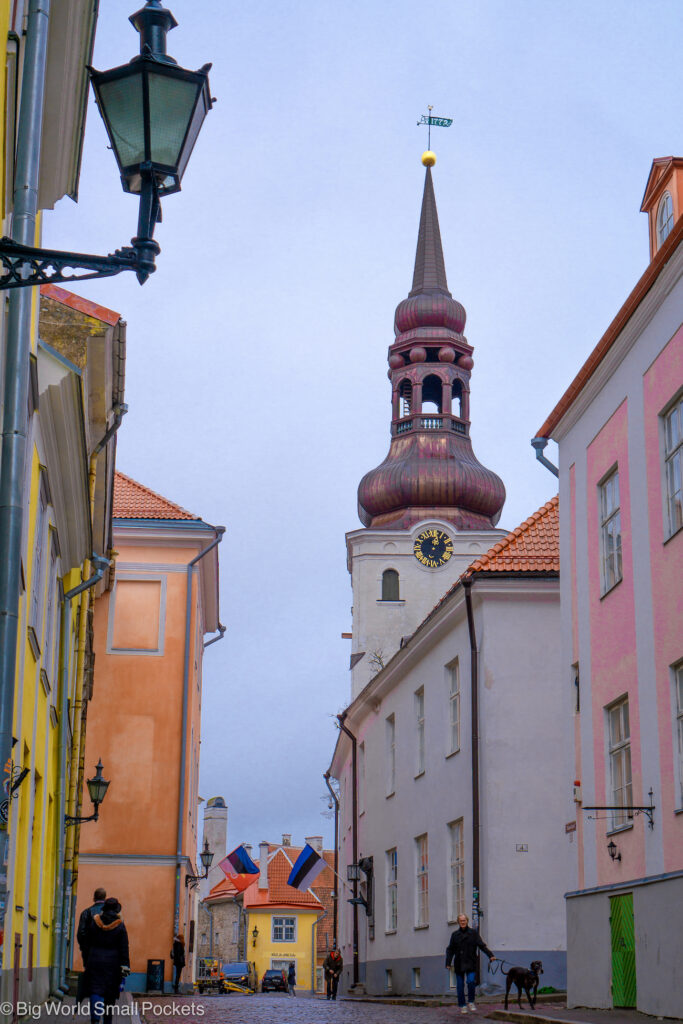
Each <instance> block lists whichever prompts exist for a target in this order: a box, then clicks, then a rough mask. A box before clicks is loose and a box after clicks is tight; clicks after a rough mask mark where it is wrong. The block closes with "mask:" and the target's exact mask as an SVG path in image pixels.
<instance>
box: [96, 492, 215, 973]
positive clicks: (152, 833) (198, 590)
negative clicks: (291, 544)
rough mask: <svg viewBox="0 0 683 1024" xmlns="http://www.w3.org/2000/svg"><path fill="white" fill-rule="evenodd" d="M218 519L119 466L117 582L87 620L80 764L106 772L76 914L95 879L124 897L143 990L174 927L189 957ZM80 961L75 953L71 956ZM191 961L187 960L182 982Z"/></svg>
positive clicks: (168, 944)
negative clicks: (206, 517)
mask: <svg viewBox="0 0 683 1024" xmlns="http://www.w3.org/2000/svg"><path fill="white" fill-rule="evenodd" d="M222 534H223V528H222V527H214V526H211V525H209V524H208V523H205V522H204V521H203V520H201V519H200V518H198V517H197V516H194V515H193V514H192V513H190V512H187V511H186V510H185V509H182V508H181V507H180V506H179V505H176V504H175V503H174V502H172V501H169V500H167V499H166V498H163V497H161V496H160V495H157V494H155V493H154V492H153V491H150V490H149V489H148V488H146V487H144V486H142V485H141V484H138V483H136V482H135V481H134V480H131V479H130V478H128V477H126V476H124V475H123V474H121V473H117V474H116V479H115V488H114V547H115V549H116V569H115V576H114V584H113V587H112V589H111V590H110V591H109V593H108V594H106V595H104V597H103V598H102V600H101V601H100V602H98V607H97V608H96V611H95V620H94V636H95V642H94V650H95V658H96V664H97V671H96V679H95V688H94V693H93V698H92V703H91V705H90V709H89V718H88V732H87V740H86V766H90V765H91V764H92V765H95V764H96V763H97V761H98V759H100V758H101V759H102V762H103V764H104V766H105V775H106V777H107V778H108V779H110V780H111V785H110V787H109V791H108V793H107V799H106V802H105V803H104V804H103V806H102V809H101V813H100V819H99V821H98V822H97V823H96V824H91V825H88V826H86V827H84V828H83V830H82V840H81V852H80V858H79V865H78V876H79V883H78V912H79V913H80V911H81V910H83V909H84V908H85V907H87V906H89V905H90V904H91V903H92V894H93V891H94V889H95V888H97V887H99V886H102V887H103V888H105V889H106V891H107V895H109V896H115V897H116V898H117V899H118V900H120V902H121V904H122V908H123V918H124V921H125V922H126V926H127V929H128V935H129V940H130V952H131V975H130V978H129V979H128V986H127V987H128V988H131V989H134V990H137V991H140V990H144V989H145V982H146V970H147V961H148V960H149V959H156V960H164V961H165V970H164V979H165V982H166V987H168V986H169V983H170V982H171V975H172V964H171V962H170V959H169V951H170V949H171V946H172V942H173V934H174V931H175V930H180V931H181V932H182V933H183V934H184V935H185V941H186V949H187V961H188V965H189V964H191V962H192V956H191V954H192V953H193V947H194V932H195V918H196V895H195V888H194V887H193V886H192V885H189V884H186V878H187V876H192V875H199V874H200V873H201V872H200V871H199V870H198V868H197V865H196V851H197V831H198V825H197V809H198V790H197V787H198V781H199V741H200V715H201V700H202V661H203V653H204V647H205V646H206V645H208V643H210V640H209V641H206V642H205V636H206V634H210V633H215V632H216V631H219V637H216V639H219V638H220V636H222V634H223V632H224V630H223V627H221V626H220V623H219V608H218V549H217V545H218V543H219V542H220V539H221V536H222ZM76 966H77V967H80V963H79V962H78V960H77V962H76ZM190 973H191V969H190V967H189V966H188V968H186V974H187V979H185V980H187V981H190V980H191V978H190Z"/></svg>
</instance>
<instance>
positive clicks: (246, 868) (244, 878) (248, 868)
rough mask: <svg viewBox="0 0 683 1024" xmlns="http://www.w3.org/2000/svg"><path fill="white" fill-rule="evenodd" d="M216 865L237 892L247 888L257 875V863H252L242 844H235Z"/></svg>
mask: <svg viewBox="0 0 683 1024" xmlns="http://www.w3.org/2000/svg"><path fill="white" fill-rule="evenodd" d="M218 867H219V868H221V870H222V871H223V873H224V874H225V876H226V878H227V879H228V880H229V881H230V882H231V883H232V884H233V885H234V887H235V888H236V889H237V891H238V892H243V891H244V890H245V889H246V888H248V886H250V885H251V884H252V882H255V881H256V879H257V877H258V875H259V868H258V865H256V864H254V862H253V860H252V859H251V857H250V856H249V854H248V853H247V851H246V850H245V849H244V847H243V846H237V847H236V848H235V849H234V850H233V851H232V853H229V854H228V856H227V857H225V858H224V859H223V860H222V861H221V862H220V863H219V865H218Z"/></svg>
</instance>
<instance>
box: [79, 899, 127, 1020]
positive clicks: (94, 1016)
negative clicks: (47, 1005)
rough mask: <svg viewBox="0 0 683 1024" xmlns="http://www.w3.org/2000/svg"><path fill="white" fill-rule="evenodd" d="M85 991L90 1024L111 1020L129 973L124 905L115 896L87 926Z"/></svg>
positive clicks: (105, 902) (107, 900)
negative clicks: (123, 982) (123, 983)
mask: <svg viewBox="0 0 683 1024" xmlns="http://www.w3.org/2000/svg"><path fill="white" fill-rule="evenodd" d="M87 943H88V962H87V964H86V968H85V988H86V994H87V995H88V996H90V1020H91V1024H100V1021H102V1019H103V1018H106V1020H108V1021H110V1020H111V1018H112V1015H113V1009H114V1004H115V1003H116V1001H117V999H118V998H119V993H120V991H121V987H122V986H121V980H122V978H124V979H125V978H126V977H127V976H128V975H129V974H130V957H129V954H128V932H127V931H126V926H125V924H124V923H123V920H122V919H121V904H120V903H119V901H118V900H117V899H114V897H113V896H110V897H109V898H108V899H106V900H105V901H104V906H103V908H102V913H101V914H94V915H93V919H92V921H91V922H90V925H89V926H88V935H87Z"/></svg>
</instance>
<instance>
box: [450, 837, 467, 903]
mask: <svg viewBox="0 0 683 1024" xmlns="http://www.w3.org/2000/svg"><path fill="white" fill-rule="evenodd" d="M448 862H449V868H448V920H449V921H455V920H456V919H457V917H458V915H459V914H464V913H465V840H464V830H463V823H462V818H458V820H457V821H452V822H451V823H450V825H449V826H448Z"/></svg>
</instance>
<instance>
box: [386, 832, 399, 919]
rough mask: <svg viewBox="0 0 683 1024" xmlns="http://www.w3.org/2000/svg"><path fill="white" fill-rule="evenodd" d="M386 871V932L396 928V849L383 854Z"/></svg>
mask: <svg viewBox="0 0 683 1024" xmlns="http://www.w3.org/2000/svg"><path fill="white" fill-rule="evenodd" d="M384 856H385V861H386V869H387V920H386V926H387V931H388V932H395V931H396V929H397V928H398V854H397V852H396V847H394V848H393V850H387V852H386V853H385V855H384Z"/></svg>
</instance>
